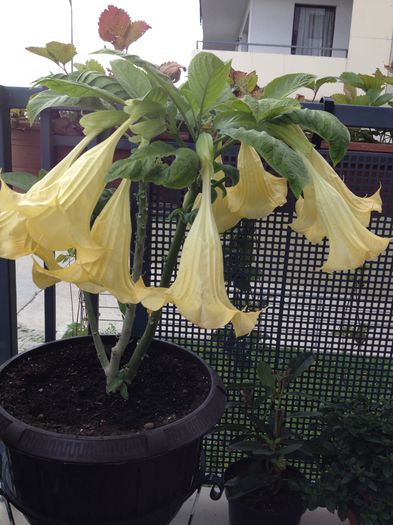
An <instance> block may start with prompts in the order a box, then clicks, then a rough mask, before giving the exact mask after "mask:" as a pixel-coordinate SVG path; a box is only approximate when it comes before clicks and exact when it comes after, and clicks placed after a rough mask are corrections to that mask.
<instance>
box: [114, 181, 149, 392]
mask: <svg viewBox="0 0 393 525" xmlns="http://www.w3.org/2000/svg"><path fill="white" fill-rule="evenodd" d="M147 187H148V185H147V183H145V182H139V184H138V199H137V200H138V220H137V230H136V238H135V249H134V258H133V265H132V279H133V281H134V282H137V281H138V280H139V278H140V277H141V275H142V270H143V257H144V253H145V241H146V233H147V221H148V218H149V214H148V199H147ZM135 313H136V304H128V305H127V310H126V313H125V316H124V320H123V326H122V330H121V334H120V337H119V340H118V341H117V343H116V345H115V346H114V347H113V348H112V350H111V358H110V362H109V366H108V369H107V371H106V378H107V384H108V385H109V384H110V383H111V382H112V381H113V380H114V379H115V377H116V376H117V374H118V372H119V368H120V360H121V358H122V356H123V354H124V351H125V349H126V348H127V345H128V343H129V342H130V339H131V333H132V327H133V325H134V320H135Z"/></svg>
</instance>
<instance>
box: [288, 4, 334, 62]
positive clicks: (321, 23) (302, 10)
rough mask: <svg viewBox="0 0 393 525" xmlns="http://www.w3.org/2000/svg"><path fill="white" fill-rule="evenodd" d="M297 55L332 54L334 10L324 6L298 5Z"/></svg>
mask: <svg viewBox="0 0 393 525" xmlns="http://www.w3.org/2000/svg"><path fill="white" fill-rule="evenodd" d="M297 9H298V12H297V13H296V15H297V17H296V18H297V38H296V44H295V45H296V48H295V54H296V55H317V56H331V54H332V53H331V51H330V50H328V49H326V48H331V47H332V45H333V32H334V10H333V9H328V8H324V7H303V6H302V7H297Z"/></svg>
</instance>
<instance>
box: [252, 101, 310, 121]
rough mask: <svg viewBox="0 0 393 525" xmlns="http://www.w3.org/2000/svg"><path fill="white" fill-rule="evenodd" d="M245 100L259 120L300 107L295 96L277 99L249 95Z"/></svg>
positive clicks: (268, 118)
mask: <svg viewBox="0 0 393 525" xmlns="http://www.w3.org/2000/svg"><path fill="white" fill-rule="evenodd" d="M244 102H245V103H246V104H247V105H248V106H249V107H250V109H251V110H252V112H253V115H254V117H255V120H256V121H257V122H263V121H266V120H270V119H272V118H274V117H277V116H279V115H282V114H283V113H288V112H290V111H293V110H295V109H300V103H299V102H298V101H297V100H295V99H294V98H284V99H282V100H277V99H275V98H263V99H260V100H257V99H255V98H253V97H250V96H247V97H245V98H244Z"/></svg>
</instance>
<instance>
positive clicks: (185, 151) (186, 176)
mask: <svg viewBox="0 0 393 525" xmlns="http://www.w3.org/2000/svg"><path fill="white" fill-rule="evenodd" d="M198 172H199V157H198V155H197V154H196V153H195V151H194V150H192V149H190V148H179V149H177V150H176V152H175V160H174V161H173V162H172V164H171V165H170V166H169V167H166V169H165V172H164V176H163V177H162V180H161V182H158V183H159V184H162V186H165V187H167V188H174V189H182V188H187V187H188V186H190V185H191V183H192V182H193V181H194V180H195V178H196V177H197V175H198Z"/></svg>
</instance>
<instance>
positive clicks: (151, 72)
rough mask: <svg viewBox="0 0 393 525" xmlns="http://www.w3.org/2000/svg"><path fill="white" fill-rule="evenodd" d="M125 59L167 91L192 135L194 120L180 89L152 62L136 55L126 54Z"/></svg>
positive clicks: (154, 83)
mask: <svg viewBox="0 0 393 525" xmlns="http://www.w3.org/2000/svg"><path fill="white" fill-rule="evenodd" d="M127 60H130V61H131V62H132V63H133V64H135V65H136V66H138V67H141V68H142V69H143V70H144V71H146V73H147V76H148V78H149V80H150V82H151V83H152V84H153V85H157V86H160V87H161V88H162V89H163V90H164V91H165V92H166V93H167V95H168V97H169V98H170V99H171V100H172V102H173V103H174V104H175V106H176V108H177V110H178V111H179V113H180V114H181V116H182V117H183V119H184V121H185V123H186V125H187V127H188V129H189V131H190V133H191V135H192V136H194V130H193V128H194V126H195V122H194V121H193V119H192V116H191V111H190V110H191V106H190V103H189V102H188V100H187V98H186V97H184V96H183V95H182V94H181V93H180V91H179V90H178V89H177V88H176V87H175V86H174V85H173V83H172V81H171V80H170V79H169V78H168V77H167V76H166V75H164V74H163V73H161V71H159V70H158V69H157V68H156V66H154V65H153V64H150V62H146V61H145V60H142V59H141V58H139V57H137V56H128V57H127Z"/></svg>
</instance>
